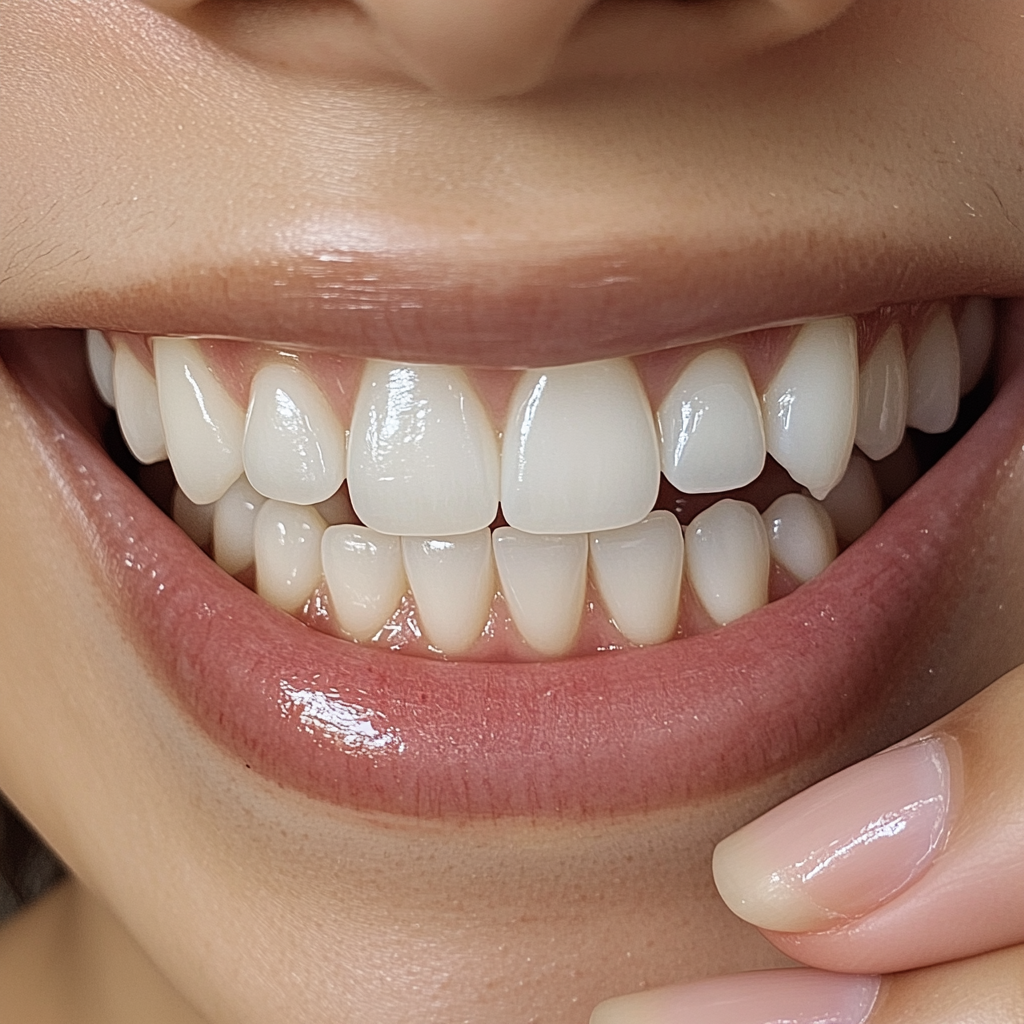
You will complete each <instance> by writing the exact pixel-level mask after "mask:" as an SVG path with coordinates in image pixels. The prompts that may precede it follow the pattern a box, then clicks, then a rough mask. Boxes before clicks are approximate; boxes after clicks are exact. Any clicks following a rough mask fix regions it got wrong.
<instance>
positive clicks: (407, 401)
mask: <svg viewBox="0 0 1024 1024" xmlns="http://www.w3.org/2000/svg"><path fill="white" fill-rule="evenodd" d="M348 458H349V463H348V489H349V496H350V498H351V499H352V506H353V508H355V510H356V512H357V514H358V515H359V518H360V519H361V520H362V521H363V522H364V523H366V524H367V525H368V526H371V527H373V529H375V530H379V531H380V532H381V533H393V534H412V535H415V536H438V537H441V536H449V535H452V534H462V533H472V532H473V531H475V530H480V529H483V528H484V527H486V526H489V525H490V523H491V522H492V521H493V520H494V517H495V515H496V513H497V510H498V444H497V440H496V438H495V436H494V429H493V427H492V426H491V423H490V420H489V419H488V417H487V414H486V412H485V411H484V407H483V405H482V403H481V402H480V399H479V398H478V397H477V394H476V392H475V391H474V390H473V386H472V385H471V384H470V382H469V381H468V380H467V379H466V375H465V374H464V373H463V372H462V370H460V369H457V368H456V367H451V366H414V365H405V364H397V363H386V362H380V361H378V360H370V361H369V362H367V364H366V369H365V371H364V372H363V380H362V384H361V385H360V388H359V394H358V396H357V397H356V404H355V411H354V413H353V415H352V436H351V441H350V445H349V457H348Z"/></svg>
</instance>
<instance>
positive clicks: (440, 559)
mask: <svg viewBox="0 0 1024 1024" xmlns="http://www.w3.org/2000/svg"><path fill="white" fill-rule="evenodd" d="M402 559H403V562H404V564H405V575H406V577H407V578H408V580H409V586H410V587H411V588H412V594H413V597H414V598H415V600H416V617H417V619H418V621H419V624H420V626H421V627H422V629H423V633H424V635H425V636H426V638H427V640H428V641H429V642H430V643H431V644H432V645H433V646H434V647H436V648H438V649H439V650H441V651H444V653H445V654H460V653H462V652H463V651H466V650H468V649H469V648H470V647H472V646H473V644H474V643H475V642H476V641H477V640H478V639H479V637H480V634H481V632H483V629H484V626H485V625H486V624H487V616H488V614H489V613H490V610H491V600H492V598H493V597H494V565H493V561H492V558H491V531H490V530H489V529H486V528H485V529H483V530H476V531H475V532H473V533H467V534H462V535H461V536H458V537H403V538H402Z"/></svg>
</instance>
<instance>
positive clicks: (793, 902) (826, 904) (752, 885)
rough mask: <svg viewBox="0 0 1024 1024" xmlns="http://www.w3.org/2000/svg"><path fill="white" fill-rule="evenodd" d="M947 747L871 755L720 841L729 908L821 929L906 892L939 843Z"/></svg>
mask: <svg viewBox="0 0 1024 1024" xmlns="http://www.w3.org/2000/svg"><path fill="white" fill-rule="evenodd" d="M953 743H955V741H954V740H952V739H951V738H948V737H940V736H931V737H928V738H926V739H923V740H918V741H915V742H913V743H908V744H906V745H904V746H899V747H894V748H893V749H891V750H887V751H885V752H883V753H881V754H876V755H875V756H874V757H870V758H868V759H867V760H866V761H861V762H860V763H859V764H855V765H853V766H852V767H851V768H847V769H846V770H845V771H841V772H839V773H838V774H837V775H833V776H832V777H831V778H829V779H825V780H824V781H822V782H819V783H818V784H817V785H816V786H812V787H811V788H810V789H807V790H805V791H804V792H803V793H798V794H797V795H796V796H795V797H793V798H792V799H790V800H787V801H786V802H785V803H784V804H780V805H779V806H778V807H775V808H773V809H772V810H770V811H769V812H768V813H767V814H764V815H762V816H761V817H760V818H758V819H757V820H756V821H752V822H751V823H750V824H749V825H745V826H744V827H743V828H741V829H740V830H739V831H738V832H734V833H733V834H732V835H731V836H729V837H728V838H727V839H723V840H722V842H721V843H719V844H718V847H717V848H716V849H715V855H714V860H713V865H712V866H713V871H714V875H715V884H716V885H717V886H718V891H719V893H721V896H722V899H723V900H725V902H726V904H727V905H728V907H729V909H730V910H732V911H733V913H735V914H737V915H738V916H739V917H742V918H743V919H744V920H746V921H749V922H750V923H751V924H755V925H757V926H758V927H759V928H766V929H769V930H771V931H780V932H803V931H822V930H825V929H828V928H832V927H834V926H836V925H837V924H840V923H841V922H842V921H844V920H848V919H850V918H855V917H859V916H861V915H863V914H866V913H867V912H869V911H871V910H874V909H875V908H876V907H878V906H880V905H881V904H882V903H885V902H886V901H887V900H889V899H891V898H892V897H893V896H895V895H896V894H897V893H899V892H901V891H902V890H903V889H905V888H906V887H907V886H908V885H910V884H912V883H913V882H914V881H915V880H916V879H917V878H918V877H919V876H920V875H921V873H922V872H923V871H924V870H925V869H926V868H927V867H928V865H929V864H930V863H931V861H932V859H933V858H934V857H935V855H936V853H938V851H939V850H940V849H941V848H942V845H943V843H944V842H945V838H946V833H947V830H948V822H949V804H950V767H949V756H948V752H947V749H946V745H947V744H953Z"/></svg>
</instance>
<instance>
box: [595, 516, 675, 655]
mask: <svg viewBox="0 0 1024 1024" xmlns="http://www.w3.org/2000/svg"><path fill="white" fill-rule="evenodd" d="M590 570H591V573H592V574H593V577H594V582H595V583H596V584H597V589H598V590H599V591H600V593H601V600H602V601H603V602H604V606H605V610H606V611H607V612H608V614H609V616H610V617H611V618H612V620H613V621H614V622H615V625H616V626H617V627H618V629H619V631H620V632H621V633H622V635H623V636H625V637H626V638H627V639H629V640H632V641H633V643H637V644H660V643H662V642H663V641H665V640H668V639H669V638H670V637H671V636H672V635H673V634H674V633H675V631H676V626H677V624H678V622H679V589H680V586H681V584H682V580H683V531H682V529H681V528H680V526H679V520H678V519H676V517H675V516H674V515H673V514H672V513H671V512H668V511H665V510H659V511H656V512H652V513H651V514H650V515H649V516H648V517H647V518H646V519H642V520H641V521H640V522H639V523H635V524H634V525H632V526H623V527H622V528H621V529H618V530H609V531H607V532H602V533H592V534H591V535H590Z"/></svg>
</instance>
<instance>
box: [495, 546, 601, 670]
mask: <svg viewBox="0 0 1024 1024" xmlns="http://www.w3.org/2000/svg"><path fill="white" fill-rule="evenodd" d="M493 544H494V561H495V563H496V564H497V566H498V576H499V578H500V579H501V592H502V593H503V594H504V595H505V601H506V602H507V603H508V610H509V613H510V614H511V616H512V621H513V622H514V623H515V624H516V628H517V629H518V630H519V632H520V633H521V634H522V637H523V639H524V640H525V641H526V642H527V643H528V644H529V645H530V646H531V647H532V648H533V649H534V650H535V651H536V652H537V653H538V654H542V655H544V656H545V657H549V658H554V657H557V656H558V655H560V654H565V653H566V652H567V651H568V650H569V649H570V648H571V647H572V645H573V642H574V641H575V639H576V634H577V633H578V632H579V629H580V618H581V616H582V614H583V600H584V598H585V597H586V592H587V538H586V535H585V534H582V533H571V534H566V535H563V536H551V535H544V534H535V533H523V532H522V531H520V530H515V529H513V528H512V527H510V526H502V527H499V528H498V529H497V530H495V531H494V536H493Z"/></svg>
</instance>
